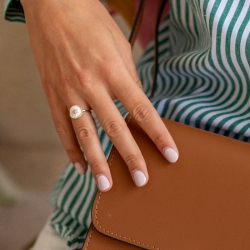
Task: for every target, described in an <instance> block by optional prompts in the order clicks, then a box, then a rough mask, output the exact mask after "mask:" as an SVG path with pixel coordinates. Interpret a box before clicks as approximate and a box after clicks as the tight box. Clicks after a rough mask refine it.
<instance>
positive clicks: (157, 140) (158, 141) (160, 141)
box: [153, 133, 165, 145]
mask: <svg viewBox="0 0 250 250" xmlns="http://www.w3.org/2000/svg"><path fill="white" fill-rule="evenodd" d="M164 141H165V136H164V134H162V133H160V134H157V135H156V136H155V137H154V139H153V142H154V143H155V144H156V145H159V144H163V143H164Z"/></svg>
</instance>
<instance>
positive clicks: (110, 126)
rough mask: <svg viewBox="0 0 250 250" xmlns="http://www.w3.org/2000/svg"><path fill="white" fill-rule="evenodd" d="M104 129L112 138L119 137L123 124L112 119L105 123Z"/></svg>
mask: <svg viewBox="0 0 250 250" xmlns="http://www.w3.org/2000/svg"><path fill="white" fill-rule="evenodd" d="M104 130H105V131H106V133H107V135H108V136H109V138H110V139H111V140H112V139H116V138H118V137H119V136H120V135H121V134H122V131H123V126H122V125H121V124H120V123H119V122H116V121H111V122H108V123H107V124H105V125H104Z"/></svg>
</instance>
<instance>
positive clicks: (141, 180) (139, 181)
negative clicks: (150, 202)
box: [133, 170, 147, 187]
mask: <svg viewBox="0 0 250 250" xmlns="http://www.w3.org/2000/svg"><path fill="white" fill-rule="evenodd" d="M133 176H134V182H135V185H136V186H137V187H141V186H143V185H144V184H145V183H146V181H147V178H146V176H145V174H143V173H142V172H141V171H139V170H136V171H134V173H133Z"/></svg>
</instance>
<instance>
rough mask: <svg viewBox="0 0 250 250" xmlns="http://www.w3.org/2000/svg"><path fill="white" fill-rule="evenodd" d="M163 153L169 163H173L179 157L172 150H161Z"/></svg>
mask: <svg viewBox="0 0 250 250" xmlns="http://www.w3.org/2000/svg"><path fill="white" fill-rule="evenodd" d="M163 153H164V156H165V158H166V159H167V160H168V161H169V162H171V163H175V162H176V161H177V160H178V158H179V155H178V154H177V152H176V151H175V150H174V149H172V148H165V149H164V150H163Z"/></svg>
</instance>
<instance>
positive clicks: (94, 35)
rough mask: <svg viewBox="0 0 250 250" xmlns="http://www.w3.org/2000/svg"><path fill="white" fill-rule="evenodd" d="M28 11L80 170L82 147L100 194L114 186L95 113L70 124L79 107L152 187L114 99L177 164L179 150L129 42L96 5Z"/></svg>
mask: <svg viewBox="0 0 250 250" xmlns="http://www.w3.org/2000/svg"><path fill="white" fill-rule="evenodd" d="M22 5H23V8H24V11H25V17H26V23H27V27H28V31H29V36H30V41H31V46H32V49H33V54H34V57H35V60H36V63H37V66H38V70H39V72H40V76H41V80H42V84H43V88H44V90H45V93H46V95H47V98H48V101H49V105H50V109H51V113H52V117H53V120H54V123H55V127H56V130H57V133H58V134H59V136H60V138H61V141H62V143H63V145H64V147H65V149H66V151H67V154H68V156H69V158H70V160H71V161H72V162H73V164H74V165H75V167H76V169H77V170H78V172H79V173H81V174H83V173H84V172H85V171H86V170H87V166H86V162H85V159H84V156H83V154H82V151H81V149H80V146H79V143H80V145H81V147H82V149H83V151H84V154H85V156H86V158H87V159H88V162H89V165H90V168H91V170H92V173H93V176H94V178H95V180H96V183H97V185H98V187H99V189H100V190H102V191H108V190H109V189H110V188H111V186H112V178H111V174H110V170H109V167H108V164H107V162H106V159H105V156H104V153H103V151H102V147H101V144H100V141H99V138H98V134H97V130H96V126H95V123H94V120H93V118H92V116H91V115H90V113H89V112H84V113H83V114H82V116H81V117H79V118H78V119H71V118H70V117H69V110H70V107H72V106H73V105H78V106H80V107H81V108H82V109H93V111H94V112H95V114H96V116H97V118H98V119H99V121H100V123H101V125H102V127H103V128H104V130H105V132H106V133H107V135H108V136H109V138H110V139H111V141H112V142H113V144H114V145H115V147H116V148H117V150H118V151H119V153H120V154H121V156H122V157H123V159H124V161H125V162H126V164H127V166H128V168H129V171H130V173H131V176H132V178H133V180H134V182H135V184H136V185H137V186H143V185H145V184H146V182H147V181H148V172H147V168H146V164H145V161H144V159H143V157H142V154H141V152H140V149H139V148H138V146H137V144H136V142H135V141H134V139H133V137H132V135H131V134H130V131H129V129H128V128H127V125H126V123H125V121H124V120H123V118H122V116H121V115H120V113H119V111H118V109H117V108H116V106H115V105H114V103H113V100H114V99H116V98H118V99H119V100H120V101H121V102H122V103H123V105H124V106H125V107H126V108H127V110H128V111H129V112H130V113H131V115H132V116H133V117H134V118H135V119H136V120H137V122H138V123H139V125H140V126H141V127H142V128H143V129H144V130H145V132H146V133H147V134H148V135H149V137H150V138H151V139H152V140H153V142H154V143H155V145H156V146H157V147H158V149H159V150H160V151H161V153H162V154H163V155H164V156H165V157H166V158H167V159H168V160H169V161H170V162H175V161H176V160H177V159H178V153H177V148H176V145H175V143H174V141H173V139H172V137H171V136H170V134H169V133H168V131H167V129H166V128H165V126H164V124H163V122H162V121H161V118H160V117H159V115H158V114H157V112H156V110H155V109H154V107H153V106H152V105H151V103H150V101H149V100H148V98H147V97H146V96H145V94H144V93H143V91H142V88H141V84H140V80H139V78H138V76H137V73H136V69H135V66H134V62H133V59H132V55H131V47H130V44H129V43H128V42H127V40H126V38H125V37H124V36H123V34H122V32H121V31H120V29H119V28H118V27H117V25H116V24H115V22H114V21H113V19H112V18H111V16H110V15H109V13H108V12H107V11H106V9H105V8H104V7H103V5H102V4H101V3H100V2H99V1H98V0H32V1H29V0H22ZM78 142H79V143H78Z"/></svg>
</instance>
